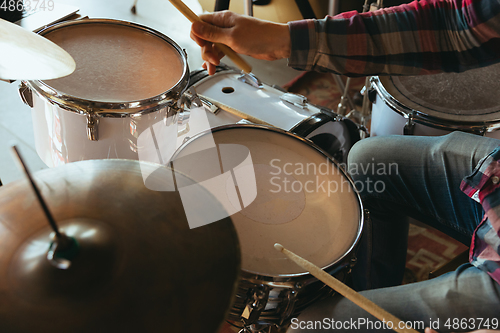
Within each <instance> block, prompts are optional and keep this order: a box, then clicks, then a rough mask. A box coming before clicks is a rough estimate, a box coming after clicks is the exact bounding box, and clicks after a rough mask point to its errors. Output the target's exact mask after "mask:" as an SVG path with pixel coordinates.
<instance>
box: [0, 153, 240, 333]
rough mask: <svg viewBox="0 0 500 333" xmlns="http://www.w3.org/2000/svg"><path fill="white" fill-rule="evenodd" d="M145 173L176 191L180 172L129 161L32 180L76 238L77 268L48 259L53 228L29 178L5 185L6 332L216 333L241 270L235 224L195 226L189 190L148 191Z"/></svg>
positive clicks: (0, 261)
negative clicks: (186, 196)
mask: <svg viewBox="0 0 500 333" xmlns="http://www.w3.org/2000/svg"><path fill="white" fill-rule="evenodd" d="M141 171H142V172H144V174H150V176H149V178H147V181H148V182H151V183H154V184H155V185H158V184H160V183H165V184H167V185H168V186H170V185H172V186H173V184H171V181H170V179H172V177H171V176H172V171H171V170H170V169H168V168H164V167H160V166H158V165H154V164H148V163H139V162H137V161H126V160H98V161H84V162H76V163H71V164H67V165H65V166H62V167H58V168H54V169H47V170H43V171H39V172H37V173H35V174H34V179H35V181H36V182H37V184H38V186H39V187H40V190H41V192H42V195H43V196H44V198H45V200H46V202H47V205H48V206H49V208H50V210H51V212H52V215H53V216H54V219H55V220H56V221H57V223H58V224H59V229H60V230H61V231H62V232H64V233H65V234H66V235H67V236H69V237H73V238H74V239H76V241H77V243H78V249H77V254H76V256H74V258H73V259H72V262H71V266H70V267H69V269H67V270H64V269H59V268H56V267H54V266H53V265H51V264H50V263H49V261H48V260H47V250H48V247H49V242H50V234H51V229H50V227H49V226H48V224H47V221H46V218H45V216H44V214H43V212H42V210H41V209H40V207H39V204H38V202H37V201H36V199H35V196H34V194H32V193H31V188H30V187H29V185H28V182H27V181H24V180H23V181H18V182H15V183H10V184H7V185H5V186H4V187H3V188H0V295H1V296H0V332H54V333H56V332H183V333H185V332H193V333H194V332H196V333H198V332H213V333H215V332H217V331H218V329H219V328H220V325H221V324H222V323H223V321H224V318H225V315H226V312H227V310H228V309H229V307H230V305H231V302H232V297H233V295H234V291H235V285H236V283H237V280H238V275H239V271H240V269H239V261H240V253H239V245H238V239H237V235H236V232H235V229H234V227H233V225H232V223H231V220H230V218H225V219H223V220H220V221H218V222H215V223H211V224H209V225H205V226H202V227H199V228H196V229H189V226H188V222H187V220H186V215H185V212H184V209H183V205H182V202H181V198H180V195H179V192H176V191H163V192H162V191H152V190H149V189H147V188H146V186H145V185H144V182H143V177H142V174H141ZM175 178H176V183H177V184H179V182H183V183H184V184H186V183H189V180H188V179H187V178H185V177H183V176H182V175H180V174H176V175H175ZM199 196H200V197H198V198H193V199H194V200H204V201H205V200H206V201H207V202H208V203H209V204H210V205H213V207H219V206H220V205H219V203H218V202H216V201H215V199H214V198H213V197H212V196H211V195H209V194H208V192H206V193H199ZM198 213H200V214H203V212H198Z"/></svg>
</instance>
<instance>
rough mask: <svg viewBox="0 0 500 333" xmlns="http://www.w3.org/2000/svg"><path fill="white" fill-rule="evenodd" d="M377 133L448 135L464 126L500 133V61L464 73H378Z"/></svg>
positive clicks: (474, 130)
mask: <svg viewBox="0 0 500 333" xmlns="http://www.w3.org/2000/svg"><path fill="white" fill-rule="evenodd" d="M371 81H372V89H374V90H375V92H376V95H375V100H374V101H373V102H374V103H373V107H372V122H371V135H372V136H376V135H389V134H409V135H411V134H413V135H444V134H447V133H450V132H451V131H455V130H460V131H465V132H471V133H475V134H479V135H486V136H489V137H493V138H500V131H497V129H498V128H499V127H500V94H499V93H498V89H497V85H496V83H497V82H499V81H500V64H496V65H493V66H489V67H484V68H478V69H473V70H469V71H466V72H463V73H459V74H457V73H442V74H436V75H421V76H386V77H377V76H375V77H373V78H372V79H371Z"/></svg>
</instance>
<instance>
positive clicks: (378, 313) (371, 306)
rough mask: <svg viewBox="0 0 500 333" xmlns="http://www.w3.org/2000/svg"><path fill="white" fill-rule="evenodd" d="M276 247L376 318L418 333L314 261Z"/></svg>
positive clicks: (401, 332) (402, 331) (408, 332)
mask: <svg viewBox="0 0 500 333" xmlns="http://www.w3.org/2000/svg"><path fill="white" fill-rule="evenodd" d="M274 248H275V249H276V250H277V251H280V252H282V253H283V254H285V255H286V256H287V257H288V258H289V259H290V260H292V261H293V262H295V263H296V264H297V265H299V266H300V267H302V268H303V269H305V270H307V271H308V272H309V273H311V275H313V276H314V277H316V278H317V279H318V280H320V281H322V282H323V283H324V284H326V285H327V286H329V287H330V288H332V289H333V290H335V291H336V292H338V293H339V294H341V295H342V296H344V297H345V298H347V299H348V300H350V301H351V302H353V303H354V304H356V305H357V306H359V307H360V308H362V309H363V310H365V311H366V312H368V313H370V314H371V315H373V316H374V317H375V318H377V319H379V320H382V321H385V322H386V323H388V322H392V329H393V330H394V331H396V332H400V333H418V332H417V331H416V330H414V329H412V328H406V324H405V323H404V322H403V321H401V320H399V319H398V318H397V317H396V316H394V315H392V314H390V313H389V312H387V311H385V310H384V309H382V308H381V307H380V306H378V305H377V304H375V303H373V302H372V301H370V300H369V299H368V298H366V297H364V296H362V295H361V294H359V293H357V292H356V291H354V290H352V289H351V288H349V287H348V286H346V285H345V284H343V283H342V282H340V281H339V280H337V279H336V278H335V277H333V276H331V275H330V274H328V273H327V272H325V271H323V270H322V269H321V268H319V267H318V266H316V265H314V264H313V263H311V262H309V261H307V260H306V259H304V258H302V257H299V256H298V255H296V254H295V253H293V252H291V251H290V250H287V249H285V248H284V247H283V245H281V244H278V243H276V244H274ZM400 325H401V327H404V328H400ZM388 327H389V325H388ZM389 328H391V327H389Z"/></svg>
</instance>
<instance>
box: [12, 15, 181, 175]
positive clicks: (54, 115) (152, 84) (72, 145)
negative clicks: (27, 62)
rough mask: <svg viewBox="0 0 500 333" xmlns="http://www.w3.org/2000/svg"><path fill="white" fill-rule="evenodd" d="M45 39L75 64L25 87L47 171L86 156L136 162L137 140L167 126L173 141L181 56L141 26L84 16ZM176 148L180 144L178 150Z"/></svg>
mask: <svg viewBox="0 0 500 333" xmlns="http://www.w3.org/2000/svg"><path fill="white" fill-rule="evenodd" d="M40 34H41V35H43V36H44V37H46V38H48V39H49V40H51V41H53V42H55V43H56V44H58V45H59V46H61V47H62V48H63V49H65V50H66V51H67V52H69V54H71V56H73V58H74V59H75V62H76V70H75V72H74V73H73V74H71V75H69V76H67V77H64V78H60V79H56V80H45V81H29V82H23V84H22V85H21V88H20V93H21V97H22V98H23V100H24V101H25V102H26V103H27V104H28V105H30V106H31V107H32V116H33V126H34V134H35V142H36V150H37V152H38V154H39V156H40V157H41V159H42V160H43V161H44V162H45V164H47V165H48V166H56V165H59V164H64V163H68V162H74V161H79V160H88V159H104V158H125V159H138V153H137V151H138V150H139V149H140V148H141V147H139V146H138V143H137V138H138V135H139V134H140V133H141V132H142V131H143V130H144V129H146V128H148V127H150V126H151V125H152V124H156V123H158V122H160V121H164V123H165V128H168V132H169V133H170V132H171V133H174V134H173V135H172V138H171V139H172V142H174V144H173V145H174V146H175V141H176V128H177V120H176V117H177V114H178V111H179V105H178V104H179V100H180V97H181V95H182V92H183V91H184V90H185V89H186V87H187V85H188V81H189V70H188V66H187V61H186V55H185V54H184V51H183V50H182V49H181V48H180V47H179V46H178V45H177V44H176V43H175V42H174V41H172V40H171V39H170V38H168V37H167V36H165V35H163V34H161V33H160V32H158V31H155V30H153V29H150V28H147V27H144V26H142V25H139V24H135V23H130V22H124V21H117V20H107V19H84V20H78V21H68V22H64V23H59V24H55V25H53V26H50V27H48V28H45V29H44V30H42V31H41V32H40ZM174 149H175V147H174Z"/></svg>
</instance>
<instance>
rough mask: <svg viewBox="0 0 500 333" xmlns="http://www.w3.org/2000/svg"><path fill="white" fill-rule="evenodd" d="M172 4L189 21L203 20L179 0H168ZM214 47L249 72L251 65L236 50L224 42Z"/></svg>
mask: <svg viewBox="0 0 500 333" xmlns="http://www.w3.org/2000/svg"><path fill="white" fill-rule="evenodd" d="M169 1H170V2H171V3H172V5H174V7H175V8H177V10H179V11H180V12H181V13H182V14H183V15H184V16H185V17H186V18H187V19H188V20H189V21H191V23H193V22H195V21H199V22H203V21H202V20H201V19H200V18H199V17H198V15H196V14H195V13H194V12H193V11H192V10H191V9H190V8H189V7H188V6H186V5H185V4H184V2H182V1H181V0H169ZM215 47H216V48H217V50H219V51H220V52H223V53H224V54H225V55H227V56H228V58H229V59H231V60H232V61H233V62H234V63H235V64H236V66H238V68H239V69H241V70H242V71H244V72H245V73H250V72H251V71H252V66H250V65H249V64H248V63H247V62H246V61H245V60H244V59H243V58H242V57H240V56H239V55H238V54H237V53H236V52H234V51H233V50H232V49H231V48H229V47H228V46H226V45H224V44H220V43H215Z"/></svg>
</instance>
